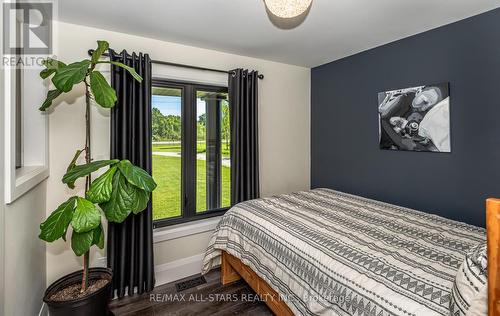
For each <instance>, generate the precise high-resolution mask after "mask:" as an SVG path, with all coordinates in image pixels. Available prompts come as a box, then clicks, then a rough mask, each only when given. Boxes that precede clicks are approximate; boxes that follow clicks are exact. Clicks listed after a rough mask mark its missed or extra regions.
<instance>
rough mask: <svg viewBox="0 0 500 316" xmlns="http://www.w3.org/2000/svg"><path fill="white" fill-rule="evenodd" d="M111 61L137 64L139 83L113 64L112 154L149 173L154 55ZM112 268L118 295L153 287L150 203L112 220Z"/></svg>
mask: <svg viewBox="0 0 500 316" xmlns="http://www.w3.org/2000/svg"><path fill="white" fill-rule="evenodd" d="M110 58H111V60H112V61H119V62H122V63H124V64H126V65H128V66H130V67H133V68H134V69H135V70H136V72H137V73H138V74H139V75H141V76H142V78H143V81H142V83H139V82H137V81H136V80H135V79H134V78H133V77H132V76H131V75H130V74H129V73H128V72H126V71H125V70H123V69H122V68H120V67H116V66H111V86H112V87H113V88H114V89H115V90H116V94H117V96H118V101H117V103H116V105H115V107H114V108H113V109H112V111H111V158H112V159H128V160H130V161H131V162H132V163H133V164H134V165H136V166H139V167H141V168H143V169H144V170H146V171H147V172H149V173H150V174H151V164H152V162H151V160H152V156H151V150H152V149H151V146H152V145H151V59H150V58H149V55H148V54H142V53H140V54H135V53H133V54H132V55H129V54H127V52H126V51H123V52H122V53H121V54H116V53H115V52H114V51H113V50H110ZM107 252H108V254H107V256H108V258H107V259H108V267H109V268H111V269H113V292H114V290H116V295H117V296H118V297H123V296H125V295H126V294H128V295H133V294H134V290H135V289H136V290H137V293H144V292H149V291H151V290H153V288H154V284H155V279H154V263H153V218H152V210H151V202H150V203H149V205H148V208H147V209H146V210H144V211H143V212H141V213H140V214H138V215H134V214H131V215H130V216H129V217H128V218H127V219H126V220H125V221H124V222H123V223H121V224H116V223H109V225H108V248H107Z"/></svg>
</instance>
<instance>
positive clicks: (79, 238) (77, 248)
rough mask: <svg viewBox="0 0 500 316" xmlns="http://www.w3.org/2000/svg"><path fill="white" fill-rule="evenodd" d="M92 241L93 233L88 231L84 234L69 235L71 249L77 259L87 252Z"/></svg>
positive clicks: (74, 233)
mask: <svg viewBox="0 0 500 316" xmlns="http://www.w3.org/2000/svg"><path fill="white" fill-rule="evenodd" d="M93 241H94V231H93V230H91V231H88V232H85V233H77V232H75V231H73V235H71V249H73V252H74V253H75V255H77V256H78V257H79V256H81V255H83V254H84V253H86V252H87V251H89V249H90V247H91V246H92V242H93Z"/></svg>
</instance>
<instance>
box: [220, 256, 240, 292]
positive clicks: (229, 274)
mask: <svg viewBox="0 0 500 316" xmlns="http://www.w3.org/2000/svg"><path fill="white" fill-rule="evenodd" d="M240 279H241V276H240V275H239V274H238V272H236V270H235V269H234V268H233V267H232V266H231V264H230V263H229V261H228V255H227V253H226V252H225V251H223V252H222V262H221V268H220V281H221V283H222V285H226V284H229V283H233V282H235V281H238V280H240Z"/></svg>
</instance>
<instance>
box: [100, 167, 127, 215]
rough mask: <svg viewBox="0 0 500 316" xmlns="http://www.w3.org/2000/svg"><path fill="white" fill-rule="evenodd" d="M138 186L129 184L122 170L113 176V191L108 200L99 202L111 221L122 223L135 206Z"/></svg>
mask: <svg viewBox="0 0 500 316" xmlns="http://www.w3.org/2000/svg"><path fill="white" fill-rule="evenodd" d="M135 199H136V187H134V186H133V185H131V184H129V183H128V182H127V180H126V179H125V177H124V176H123V175H122V174H121V172H115V175H114V176H113V191H112V192H111V198H110V199H109V201H108V202H105V203H102V204H99V205H100V206H101V208H102V210H103V211H104V213H105V214H106V218H107V219H108V221H110V222H115V223H121V222H123V221H124V220H125V219H126V218H127V216H128V215H129V214H130V212H132V209H133V208H134V206H135V203H136V202H135Z"/></svg>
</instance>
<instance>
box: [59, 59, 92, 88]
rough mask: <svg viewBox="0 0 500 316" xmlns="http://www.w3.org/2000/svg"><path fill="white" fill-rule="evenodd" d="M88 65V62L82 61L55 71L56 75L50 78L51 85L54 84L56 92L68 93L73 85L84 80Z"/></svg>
mask: <svg viewBox="0 0 500 316" xmlns="http://www.w3.org/2000/svg"><path fill="white" fill-rule="evenodd" d="M89 65H90V60H82V61H79V62H76V63H72V64H69V65H67V66H66V67H62V68H59V69H58V70H57V71H56V75H55V76H54V77H53V78H52V83H54V85H55V86H56V88H57V89H58V90H61V91H63V92H69V91H71V89H72V88H73V85H75V84H77V83H80V82H82V81H83V79H85V76H86V75H87V70H88V68H89Z"/></svg>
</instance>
